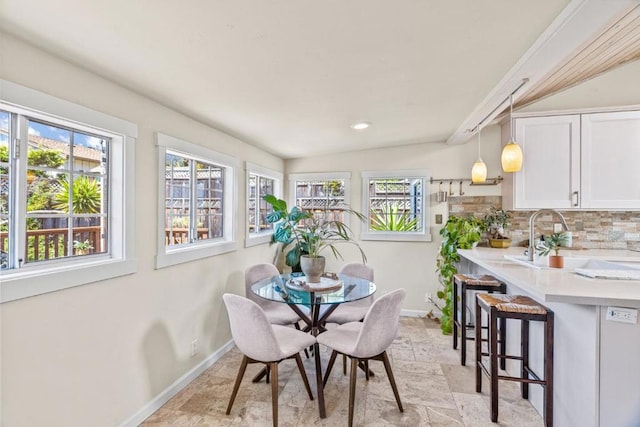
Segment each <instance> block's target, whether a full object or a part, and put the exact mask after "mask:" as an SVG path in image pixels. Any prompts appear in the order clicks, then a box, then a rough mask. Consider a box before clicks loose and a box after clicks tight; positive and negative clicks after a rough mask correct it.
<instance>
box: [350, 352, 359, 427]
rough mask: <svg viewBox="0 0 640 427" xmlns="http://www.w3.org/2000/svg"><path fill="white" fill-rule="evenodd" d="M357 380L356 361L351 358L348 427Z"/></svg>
mask: <svg viewBox="0 0 640 427" xmlns="http://www.w3.org/2000/svg"><path fill="white" fill-rule="evenodd" d="M357 378H358V359H356V358H355V357H353V358H351V378H350V380H349V427H352V426H353V413H354V406H355V403H356V379H357Z"/></svg>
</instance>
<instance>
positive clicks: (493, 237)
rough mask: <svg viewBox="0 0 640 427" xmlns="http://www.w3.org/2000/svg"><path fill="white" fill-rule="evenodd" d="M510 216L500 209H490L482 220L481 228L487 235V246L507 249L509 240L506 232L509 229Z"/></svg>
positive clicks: (509, 244)
mask: <svg viewBox="0 0 640 427" xmlns="http://www.w3.org/2000/svg"><path fill="white" fill-rule="evenodd" d="M510 220H511V216H510V215H509V213H508V212H506V211H504V210H502V209H496V208H492V209H491V212H490V213H488V214H486V215H485V216H484V218H483V222H482V228H483V230H484V231H486V232H487V234H488V235H489V246H491V247H492V248H508V247H509V246H511V239H510V238H509V237H507V235H506V231H507V228H508V227H509V224H510Z"/></svg>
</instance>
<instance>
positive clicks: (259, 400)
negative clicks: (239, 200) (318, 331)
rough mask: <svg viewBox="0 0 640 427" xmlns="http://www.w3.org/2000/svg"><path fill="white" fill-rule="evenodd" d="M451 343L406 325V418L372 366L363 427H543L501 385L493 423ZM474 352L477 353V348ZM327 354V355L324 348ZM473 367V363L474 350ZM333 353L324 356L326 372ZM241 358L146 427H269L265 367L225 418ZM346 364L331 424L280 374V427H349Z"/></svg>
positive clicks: (206, 377) (359, 411) (431, 329)
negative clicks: (262, 372) (262, 373)
mask: <svg viewBox="0 0 640 427" xmlns="http://www.w3.org/2000/svg"><path fill="white" fill-rule="evenodd" d="M451 340H452V339H451V337H450V336H443V335H442V334H441V333H440V328H439V325H438V324H436V323H434V322H433V321H431V320H429V319H422V318H416V317H403V318H402V319H401V327H400V335H399V336H398V338H397V339H396V340H395V341H394V343H393V344H392V346H391V348H390V351H389V353H390V358H391V363H392V367H393V372H394V375H395V377H396V382H397V384H398V389H399V392H400V398H401V399H402V403H403V406H404V413H400V412H399V411H398V407H397V406H396V403H395V400H394V397H393V392H392V391H391V387H390V385H389V381H388V379H387V377H386V375H385V373H384V368H383V365H382V363H381V362H375V361H372V362H370V367H371V369H372V370H373V371H374V372H375V376H374V377H372V378H371V379H370V380H369V381H368V382H367V381H366V380H365V378H364V373H362V372H361V371H360V373H359V376H358V382H357V388H356V409H355V410H356V412H355V418H354V424H355V425H357V426H434V427H435V426H472V427H481V426H496V425H499V426H518V427H529V426H536V427H539V426H542V425H543V422H542V418H541V417H540V416H539V415H538V413H537V412H536V411H535V409H534V408H533V407H532V406H531V405H530V404H529V402H528V401H526V400H523V399H521V398H520V395H519V386H518V384H516V383H513V382H506V381H501V382H500V412H499V418H498V421H499V422H498V424H493V423H491V421H490V418H489V398H488V395H487V391H488V388H489V387H488V383H487V380H486V378H484V383H483V393H482V394H478V393H476V392H475V383H474V378H475V373H474V370H473V368H472V367H471V364H470V363H467V366H466V367H463V366H460V353H459V351H460V350H457V351H456V350H453V349H452V346H451ZM470 347H473V346H470ZM321 348H322V347H321ZM469 350H470V352H469V356H468V359H467V360H472V359H471V354H470V353H471V350H472V349H469ZM329 354H330V353H329V351H328V350H326V349H323V353H322V357H323V367H326V364H327V360H328V357H329ZM241 358H242V356H241V354H240V353H239V352H238V350H237V349H236V348H234V349H232V350H231V351H229V352H228V353H227V354H225V355H224V356H223V357H222V358H221V359H220V360H219V361H218V362H216V363H215V364H214V365H213V366H211V367H210V368H209V369H208V370H207V371H205V372H204V373H203V374H202V375H200V376H199V377H198V378H196V379H195V380H194V381H193V382H192V383H191V384H189V385H188V386H187V387H185V388H184V389H183V390H182V391H181V392H180V393H178V394H177V395H176V396H175V397H174V398H173V399H171V400H170V401H169V402H167V403H166V404H165V405H164V406H163V407H162V408H160V409H159V410H158V411H157V412H156V413H154V414H153V415H151V416H150V417H149V418H148V419H147V420H146V421H145V422H144V423H143V424H142V426H144V427H156V426H270V425H271V387H270V386H269V385H267V384H265V382H264V381H262V382H261V383H258V384H253V383H251V378H252V377H253V375H255V374H256V373H257V372H258V371H259V369H260V366H259V365H257V364H255V365H249V367H248V369H247V372H246V374H245V378H244V380H243V382H242V384H241V385H240V390H239V392H238V396H237V398H236V401H235V403H234V406H233V409H232V410H231V414H230V415H225V410H226V406H227V404H228V401H229V396H230V395H231V390H232V388H233V382H234V380H235V376H236V374H237V370H238V367H239V365H240V360H241ZM303 360H304V361H305V362H304V363H305V367H306V371H307V374H308V376H309V383H310V384H311V388H312V390H313V392H314V396H315V370H314V364H313V359H305V358H304V356H303ZM339 362H340V358H338V360H337V361H336V365H335V366H334V369H333V372H332V376H331V378H330V379H329V382H328V383H327V386H326V388H325V403H326V409H327V418H325V419H320V418H319V416H318V407H317V403H316V401H315V400H314V401H310V400H309V398H308V396H307V394H306V392H305V390H304V386H303V384H302V380H301V378H300V374H299V372H298V370H297V367H296V364H295V361H294V360H287V361H284V362H282V363H281V364H280V367H279V377H280V381H279V383H280V384H279V388H280V397H279V421H280V425H281V426H310V425H317V426H343V425H346V424H347V414H348V395H349V377H348V375H347V376H344V375H343V373H342V363H339Z"/></svg>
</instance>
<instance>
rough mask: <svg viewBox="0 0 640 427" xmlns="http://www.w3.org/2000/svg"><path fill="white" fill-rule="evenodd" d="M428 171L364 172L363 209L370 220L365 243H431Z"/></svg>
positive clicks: (365, 234) (365, 233)
mask: <svg viewBox="0 0 640 427" xmlns="http://www.w3.org/2000/svg"><path fill="white" fill-rule="evenodd" d="M428 180H429V172H428V171H425V170H417V171H398V172H363V173H362V188H363V191H362V194H363V201H362V206H363V208H364V210H365V212H364V214H365V216H366V217H367V218H368V224H367V228H366V231H365V232H364V233H363V235H362V237H361V238H362V240H398V241H411V240H426V241H430V240H431V235H430V233H429V227H428V223H427V218H429V213H428V208H429V206H428V198H426V197H424V189H425V188H428V186H427V185H426V184H427V183H428Z"/></svg>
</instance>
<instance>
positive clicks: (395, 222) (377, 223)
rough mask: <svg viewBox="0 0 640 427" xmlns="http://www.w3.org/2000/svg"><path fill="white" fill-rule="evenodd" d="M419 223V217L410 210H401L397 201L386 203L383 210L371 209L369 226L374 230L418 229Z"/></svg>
mask: <svg viewBox="0 0 640 427" xmlns="http://www.w3.org/2000/svg"><path fill="white" fill-rule="evenodd" d="M418 225H419V218H415V217H414V218H412V215H411V213H410V212H405V211H402V212H401V211H400V206H398V204H397V203H396V204H389V203H386V204H384V206H383V210H382V211H379V210H372V211H371V224H370V226H369V228H370V229H371V230H374V231H417V230H418Z"/></svg>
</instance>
